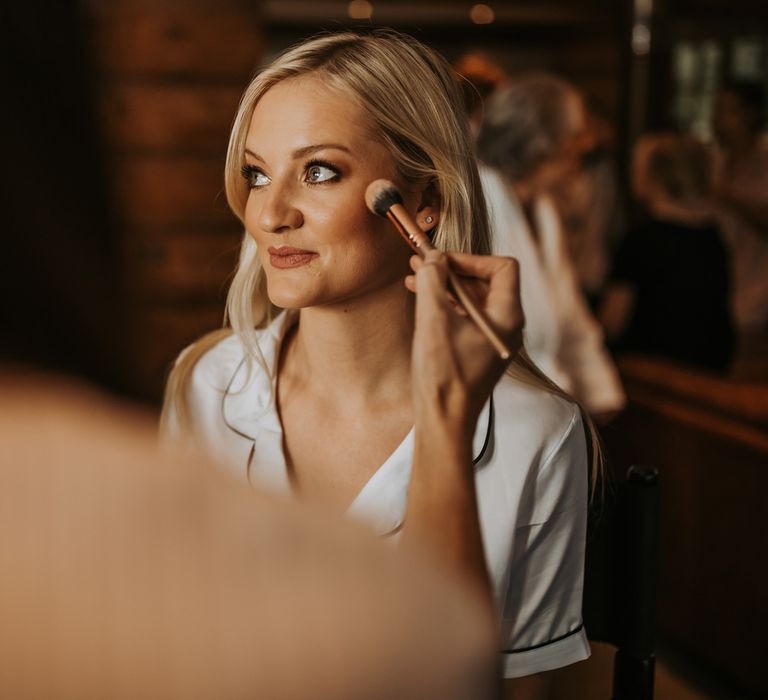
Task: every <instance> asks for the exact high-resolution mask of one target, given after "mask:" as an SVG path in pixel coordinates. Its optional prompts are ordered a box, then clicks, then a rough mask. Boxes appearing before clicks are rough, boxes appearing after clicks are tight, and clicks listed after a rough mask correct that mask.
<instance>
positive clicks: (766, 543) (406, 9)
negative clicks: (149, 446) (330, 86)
mask: <svg viewBox="0 0 768 700" xmlns="http://www.w3.org/2000/svg"><path fill="white" fill-rule="evenodd" d="M369 26H389V27H394V28H397V29H400V30H403V31H406V32H409V33H411V34H413V35H415V36H416V37H417V38H419V39H420V40H422V41H424V42H426V43H428V44H430V45H432V46H434V47H435V48H437V49H438V50H439V51H441V52H442V53H443V54H444V55H445V56H446V57H447V58H448V60H449V61H451V62H454V63H457V62H459V61H460V60H461V59H462V57H465V56H466V55H467V54H468V53H473V54H475V55H482V56H483V58H484V60H487V61H488V62H489V63H490V64H493V65H495V66H497V67H498V68H499V69H500V70H501V71H503V73H505V74H506V75H507V76H508V77H509V79H514V77H515V76H516V75H520V74H523V73H525V72H527V71H531V70H535V71H542V70H545V71H549V72H551V73H555V74H557V75H559V76H561V77H563V78H565V79H567V80H568V81H570V82H571V83H572V84H573V85H574V86H575V87H576V88H577V89H578V90H579V91H580V93H581V95H582V96H583V98H584V100H585V103H586V105H587V107H588V110H589V114H590V119H591V124H592V128H593V129H594V132H593V147H592V150H591V153H590V155H591V156H594V157H595V158H599V159H601V161H602V162H604V163H607V164H608V165H609V171H610V173H611V178H612V180H611V182H612V192H613V195H612V204H611V207H612V215H611V216H610V217H607V216H606V217H604V219H605V220H604V221H603V222H602V223H601V224H600V226H601V227H602V229H601V231H600V238H601V250H602V251H603V253H602V254H603V255H604V257H605V261H604V263H603V264H602V267H601V269H600V270H598V271H597V272H594V270H593V271H592V273H590V272H589V270H588V269H586V268H588V267H589V265H587V266H586V268H584V272H583V275H582V274H580V280H581V282H582V285H583V291H584V294H585V297H586V298H587V299H588V300H589V303H590V305H591V307H592V309H593V310H594V311H595V314H596V315H597V316H598V317H599V316H600V313H599V311H600V308H601V304H602V303H603V301H604V298H605V293H606V290H607V289H608V288H609V287H610V283H611V279H612V278H611V274H612V273H611V270H612V269H613V267H614V260H615V258H616V256H617V255H618V252H619V251H621V250H623V249H622V241H624V240H625V239H626V237H627V233H628V232H629V231H631V230H633V229H634V228H635V227H636V226H637V225H638V224H640V223H641V222H642V221H643V219H644V216H645V213H644V211H643V207H642V206H641V203H640V202H639V198H638V195H637V192H636V191H633V183H632V177H631V164H632V161H633V155H632V154H633V150H634V148H635V145H636V143H637V142H638V140H639V139H640V138H641V137H642V136H643V135H646V134H649V133H659V132H665V133H669V132H672V133H675V134H684V135H690V136H692V137H695V139H697V140H698V141H702V142H703V143H704V144H705V146H706V147H707V148H712V149H715V148H716V147H717V144H716V143H715V141H716V139H715V136H716V134H715V128H714V126H713V125H714V117H715V109H716V105H717V100H718V99H719V98H718V96H719V95H721V94H722V92H723V90H724V89H728V87H729V86H732V85H734V84H739V85H741V84H749V85H750V86H751V87H752V88H753V93H754V89H755V88H756V89H757V91H758V93H760V94H761V96H762V100H765V98H766V92H767V91H768V5H766V3H765V1H764V0H505V1H502V0H495V1H494V2H489V3H487V4H475V3H471V2H464V1H461V0H402V1H401V0H371V1H368V0H352V2H348V1H346V0H261V1H259V0H247V1H246V0H80V1H79V2H75V1H74V0H69V1H64V0H62V1H60V2H55V3H53V2H48V3H43V2H39V1H36V0H24V1H23V2H22V1H21V0H7V1H6V2H4V3H3V5H2V7H0V39H2V41H0V52H2V54H0V55H2V61H1V62H0V71H2V85H3V104H4V106H3V108H2V110H0V139H2V153H3V158H2V161H3V170H2V173H3V174H2V178H3V180H2V194H1V195H0V196H2V201H3V208H2V211H3V219H2V230H3V245H4V249H5V250H4V253H3V255H2V256H0V259H2V268H1V274H0V284H2V288H1V294H0V308H2V329H1V332H2V360H3V361H4V362H5V363H6V364H7V365H11V366H15V367H20V368H29V367H33V368H47V369H52V370H55V371H58V372H64V373H67V374H73V375H76V376H79V377H83V378H86V379H88V380H89V381H91V382H94V383H96V384H98V385H100V386H102V387H104V388H106V389H107V390H109V391H111V392H114V393H117V394H119V395H122V396H125V397H128V398H130V399H133V400H137V401H140V402H143V403H145V404H148V405H149V406H153V407H158V406H159V402H160V399H161V396H162V389H163V383H164V378H165V376H166V374H167V371H168V369H169V365H170V363H171V362H172V361H173V359H174V358H175V357H176V355H177V354H178V353H179V351H180V350H181V349H182V348H183V347H184V346H185V345H186V344H188V343H189V342H191V341H192V340H193V339H194V338H196V337H197V336H199V335H200V334H202V333H204V332H206V331H208V330H211V329H214V328H216V327H219V326H220V325H221V323H222V318H223V306H224V299H225V296H226V290H227V285H228V282H229V279H230V277H231V274H232V272H233V269H234V265H235V262H236V257H237V251H238V246H239V241H240V238H241V235H242V230H241V228H240V225H239V222H238V221H237V220H236V219H235V218H234V216H233V215H231V214H230V212H229V211H228V209H227V205H226V201H225V198H224V194H223V181H222V172H223V165H224V157H225V152H226V145H227V138H228V131H229V127H230V124H231V121H232V118H233V116H234V113H235V110H236V106H237V103H238V100H239V96H240V94H241V92H242V90H243V88H244V87H245V85H246V84H247V82H248V80H249V78H250V77H251V76H252V75H253V73H254V71H255V70H256V69H257V68H258V66H259V65H260V64H261V63H262V62H264V61H268V60H269V59H270V57H272V56H274V55H275V54H276V53H279V52H280V51H282V50H283V49H285V48H286V47H287V46H289V45H290V44H292V43H294V42H296V41H298V40H299V39H301V38H304V37H307V36H310V35H312V34H315V33H317V32H318V31H321V30H330V31H335V30H339V29H342V28H344V27H369ZM757 113H759V115H760V120H761V121H760V123H759V125H758V130H763V129H764V128H765V126H766V123H765V111H764V110H762V111H760V110H758V112H757ZM761 138H762V137H761ZM761 143H762V142H761ZM720 148H721V149H722V144H720ZM592 162H594V161H592ZM588 164H589V162H588V161H585V167H586V165H588ZM765 167H768V165H766V166H765ZM760 176H764V177H765V178H766V179H765V180H764V182H766V183H768V173H766V172H765V171H761V172H759V173H757V174H756V175H755V177H754V178H753V181H758V180H759V177H760ZM763 192H764V194H765V197H764V199H763V201H764V202H766V201H768V184H766V188H765V189H764V190H763ZM559 194H560V196H559V197H558V202H559V206H560V215H561V218H562V220H563V223H564V229H565V233H566V235H567V238H568V247H569V250H570V252H571V254H572V256H573V262H574V265H576V267H577V270H581V268H580V267H579V265H580V263H579V260H580V257H581V258H582V259H583V260H586V261H587V263H588V262H589V260H591V259H592V258H589V255H588V252H585V251H586V249H585V248H584V247H583V235H582V234H583V230H584V227H585V226H587V223H585V222H586V218H587V214H588V213H589V208H590V207H589V205H587V206H586V211H585V206H584V205H583V204H582V205H581V209H580V208H579V200H578V197H576V199H575V200H574V198H573V196H569V192H568V191H567V190H565V191H563V192H561V193H559ZM571 194H572V193H571ZM574 201H575V203H574ZM590 201H592V200H590ZM766 211H767V212H768V203H766ZM767 216H768V214H767ZM766 221H768V219H766ZM753 228H754V229H755V230H756V231H758V232H759V231H762V233H761V234H760V233H758V236H759V235H762V236H764V238H763V239H762V240H763V245H765V241H766V240H768V226H766V227H765V228H761V225H760V223H759V222H758V223H756V224H755V225H754V226H753ZM726 243H727V241H726ZM764 252H765V249H764V248H763V257H762V261H763V262H764V261H765V260H766V258H765V256H764ZM623 254H624V256H625V257H626V255H627V253H626V251H624V253H623ZM728 254H729V255H730V256H733V255H734V254H736V253H735V252H734V251H729V253H728ZM752 259H753V260H758V258H756V257H755V256H752ZM686 260H687V262H688V263H689V265H690V268H689V272H691V271H692V272H693V273H694V274H695V273H696V270H697V265H698V263H699V258H698V253H697V251H696V250H692V251H690V256H689V258H687V259H686ZM759 264H762V263H759ZM760 270H762V274H763V275H764V277H765V279H768V268H767V267H765V266H762V267H758V272H757V275H758V277H759V275H760ZM702 275H706V273H705V272H702ZM705 282H706V276H705ZM766 316H768V313H767V314H764V315H763V317H762V318H763V319H765V317H766ZM608 335H609V336H610V333H609V334H608ZM609 340H610V337H609ZM611 347H612V349H613V351H614V352H615V358H616V361H617V364H618V367H619V370H620V373H621V377H622V381H623V384H624V387H625V390H626V392H627V395H628V399H629V403H628V407H627V408H626V409H625V410H624V411H623V413H622V414H621V415H619V416H618V418H616V419H615V420H614V421H613V422H612V423H611V424H610V425H609V426H607V427H606V428H605V429H604V431H603V435H604V439H605V443H606V449H607V454H608V457H609V465H610V468H611V469H612V470H613V471H615V472H616V473H623V470H624V469H625V468H626V466H628V465H629V464H632V463H648V464H652V465H654V466H655V467H657V468H658V469H659V470H660V472H661V479H662V481H661V483H662V515H661V528H662V551H661V556H660V562H659V566H660V573H659V576H660V580H659V600H658V605H659V621H658V622H659V630H660V634H661V638H662V646H663V647H664V649H666V650H667V651H666V658H667V660H668V663H669V664H670V667H674V668H675V669H677V672H679V673H680V674H682V676H684V677H685V678H687V679H688V680H686V681H685V682H683V681H681V683H682V685H680V686H679V688H678V691H679V693H680V694H677V695H675V697H768V678H766V675H765V671H764V659H765V657H766V644H765V639H764V635H765V629H768V596H766V594H765V590H766V589H767V588H768V583H767V581H766V579H767V578H768V564H767V563H766V562H768V551H767V550H768V539H767V538H766V537H765V534H764V532H765V524H764V522H763V518H762V514H763V508H764V505H763V503H764V500H765V499H764V495H765V494H766V493H768V459H766V458H767V457H768V325H766V323H765V322H764V320H763V321H760V320H758V321H757V322H755V323H752V324H750V325H749V326H748V327H747V326H742V325H740V324H739V323H738V322H737V320H734V342H733V351H732V353H731V354H730V356H729V359H728V361H727V362H726V363H725V364H724V365H723V366H722V367H719V368H717V369H713V368H711V367H703V366H700V365H697V364H695V363H686V362H681V361H680V359H679V358H677V359H675V358H669V357H664V356H663V354H664V353H654V352H647V353H642V352H641V353H638V352H637V351H636V348H635V351H634V352H624V351H623V348H622V345H621V343H620V342H617V343H615V344H613V345H611ZM682 676H681V677H682ZM686 684H687V685H686ZM675 687H677V686H675ZM678 691H676V692H678ZM686 692H688V693H690V695H685V693H686ZM660 697H662V696H660ZM667 697H672V695H667Z"/></svg>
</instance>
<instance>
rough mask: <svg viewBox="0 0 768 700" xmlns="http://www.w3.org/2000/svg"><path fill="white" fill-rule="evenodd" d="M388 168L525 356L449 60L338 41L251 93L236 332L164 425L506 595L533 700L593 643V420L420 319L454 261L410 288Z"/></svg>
mask: <svg viewBox="0 0 768 700" xmlns="http://www.w3.org/2000/svg"><path fill="white" fill-rule="evenodd" d="M381 177H385V178H388V179H390V180H392V181H394V182H395V183H396V184H397V185H398V187H399V188H400V190H401V192H402V193H403V198H404V203H405V206H406V208H407V209H408V210H409V211H410V212H411V213H412V214H413V215H414V218H415V219H416V221H417V222H418V225H419V226H421V227H422V228H423V230H424V231H429V232H430V235H431V236H432V240H433V242H434V244H435V245H436V247H438V248H439V249H442V250H443V251H451V264H452V265H455V266H456V267H457V268H458V269H460V270H461V271H463V272H464V273H465V274H466V275H468V276H470V277H476V278H479V280H478V281H477V282H476V286H477V289H478V292H479V293H480V294H481V297H482V296H483V295H485V296H484V299H485V301H484V304H485V307H486V311H487V313H488V314H489V316H490V317H491V318H492V320H493V321H494V322H495V323H496V325H498V326H499V329H500V331H501V332H502V333H503V334H504V335H505V337H506V339H507V340H508V341H509V342H514V341H515V340H516V339H517V341H516V346H519V335H520V327H521V324H522V319H521V313H520V311H519V305H518V299H517V294H516V291H515V284H516V265H515V264H514V262H513V261H510V260H504V259H494V258H478V257H477V254H487V253H488V252H489V248H490V246H489V237H488V225H487V218H486V213H485V207H484V203H483V197H482V192H481V189H480V182H479V177H478V173H477V169H476V165H475V161H474V158H473V154H472V146H471V143H470V138H469V133H468V127H467V121H466V117H465V114H464V112H463V109H462V107H461V98H460V95H459V93H458V89H457V87H456V85H455V81H454V76H453V74H452V72H451V70H450V68H449V67H448V65H447V63H446V62H445V61H444V60H443V59H442V58H441V57H439V56H438V55H437V54H435V53H434V52H432V51H431V50H429V49H427V48H426V47H424V46H422V45H421V44H419V43H418V42H417V41H415V40H413V39H411V38H409V37H406V36H402V35H399V34H395V33H393V32H378V31H377V32H373V33H371V34H369V35H363V36H361V35H357V34H339V35H333V36H325V37H321V38H317V39H314V40H311V41H308V42H306V43H304V44H301V45H299V46H297V47H295V48H294V49H291V50H290V51H288V52H287V53H286V54H284V55H283V56H281V57H280V58H278V59H277V60H276V61H275V63H273V64H272V65H271V66H270V67H269V68H267V69H266V70H264V71H263V72H262V73H260V74H259V75H258V76H257V77H256V78H255V79H254V80H253V82H252V83H251V84H250V86H249V87H248V88H247V90H246V92H245V94H244V96H243V99H242V102H241V105H240V110H239V112H238V115H237V118H236V120H235V124H234V127H233V132H232V136H231V140H230V146H229V153H228V159H227V166H226V189H227V197H228V200H229V203H230V206H231V207H232V209H233V210H234V211H235V213H236V214H237V215H238V216H239V217H240V219H241V220H242V221H243V223H244V225H245V229H246V231H247V233H246V236H245V238H244V242H243V248H242V253H241V258H240V263H239V266H238V270H237V273H236V275H235V278H234V280H233V283H232V286H231V288H230V293H229V299H228V319H229V322H230V323H231V326H232V328H231V330H230V329H225V330H224V331H220V332H218V333H217V334H214V335H211V336H208V337H207V338H204V339H203V340H201V341H199V342H198V343H197V344H196V345H194V346H192V348H190V349H188V350H187V351H186V353H185V354H183V355H182V356H181V358H180V359H179V361H178V362H177V365H176V367H175V369H174V371H173V373H172V375H171V377H170V380H169V385H168V391H167V394H168V396H167V406H166V414H165V418H166V426H167V428H168V430H169V431H171V432H175V433H177V434H185V435H190V436H194V438H195V439H196V440H197V441H198V442H199V443H201V444H202V445H203V447H204V448H205V449H206V450H208V451H209V452H211V453H213V454H214V455H215V456H216V457H218V459H219V460H220V461H221V462H223V463H224V464H225V465H226V466H228V467H229V468H231V469H233V470H235V471H236V472H238V473H239V474H242V475H243V476H244V477H247V478H249V479H250V480H251V481H252V482H253V483H258V484H259V485H266V486H269V487H272V488H276V489H279V490H283V491H293V492H295V493H298V494H301V495H304V496H308V497H309V496H312V497H321V498H325V499H326V500H328V501H330V502H331V503H333V504H334V505H335V506H336V507H337V508H339V509H346V510H347V511H348V512H349V513H350V514H353V515H357V516H359V517H362V518H365V519H367V520H368V521H369V522H371V524H372V525H373V527H374V528H375V529H376V531H377V532H378V533H379V534H381V535H382V536H385V535H394V534H395V533H399V531H400V530H402V533H401V535H402V537H406V538H414V539H421V540H422V541H427V542H428V543H430V545H431V546H432V548H433V550H434V551H435V552H437V553H439V554H441V555H442V556H443V558H444V559H445V560H446V561H448V562H451V563H452V564H453V565H454V567H455V568H456V569H457V570H459V571H460V572H461V573H462V574H463V575H466V576H470V577H474V579H475V580H476V581H478V582H479V585H480V586H482V587H484V588H485V589H486V590H488V591H490V592H492V594H493V596H494V598H495V601H496V605H497V607H498V611H499V612H498V614H499V617H500V619H501V622H500V628H501V635H502V640H501V643H502V650H503V652H504V654H503V659H502V665H503V671H504V675H505V676H506V677H508V678H516V679H517V680H516V681H515V682H510V687H513V686H516V687H517V689H521V690H520V693H521V694H520V695H519V696H518V697H526V695H525V693H526V692H528V695H527V696H529V697H542V695H540V694H539V695H537V694H536V693H540V689H541V688H542V687H543V685H544V681H543V680H542V679H541V677H540V676H534V677H533V679H527V680H526V679H524V678H523V677H527V676H532V674H541V673H542V672H546V671H549V670H551V669H553V668H557V667H558V666H563V665H566V664H568V663H572V662H574V661H578V660H581V659H583V658H585V657H586V656H587V655H588V653H589V651H588V645H587V643H586V637H585V636H584V632H583V629H582V626H581V611H580V605H581V584H582V575H583V549H584V528H585V509H586V500H587V449H586V445H585V433H584V430H583V424H582V419H581V414H580V411H579V409H578V407H577V406H576V405H575V404H574V403H573V402H572V401H570V400H569V399H568V398H567V397H566V396H565V395H564V394H562V392H560V391H559V390H557V389H556V387H554V386H553V385H551V384H550V383H548V382H547V381H546V379H545V378H544V377H543V376H542V375H541V374H540V373H538V372H537V371H536V370H535V369H534V368H533V367H532V366H531V365H530V363H529V362H527V360H526V359H525V358H524V357H523V356H519V357H518V358H517V359H516V360H515V361H514V363H513V365H512V366H511V367H510V368H509V372H508V375H505V376H503V377H502V379H501V380H500V381H499V382H498V384H496V380H498V378H499V377H500V376H501V375H502V372H503V371H504V369H505V368H504V366H503V364H501V363H500V362H499V361H498V360H497V359H496V358H495V356H494V355H493V351H492V349H491V347H490V345H489V344H487V342H486V341H485V339H484V337H483V336H481V335H480V334H479V333H478V332H477V331H476V330H475V329H474V327H473V326H471V325H470V324H469V323H468V322H467V321H466V319H465V318H464V317H462V316H461V315H459V314H455V313H453V312H452V313H451V315H450V316H448V315H446V313H447V309H446V308H445V307H446V305H447V304H448V302H447V301H446V299H445V298H444V297H440V298H439V303H438V302H436V303H435V304H433V305H432V306H431V307H427V308H431V310H432V312H434V313H432V312H430V313H426V312H424V304H421V305H420V306H419V308H416V306H415V305H414V301H413V298H412V296H411V294H410V292H409V289H410V290H411V291H414V290H416V289H417V287H419V286H420V285H423V284H426V282H425V280H431V281H432V283H433V284H437V283H438V282H439V284H440V285H441V290H443V291H444V289H445V286H444V285H445V281H444V278H445V265H446V262H445V260H444V259H440V258H439V256H438V258H437V259H430V260H429V261H428V265H427V270H426V272H422V271H421V270H422V269H423V266H421V265H419V262H417V261H414V263H413V266H414V268H416V269H418V270H419V274H417V277H416V279H409V280H408V281H407V282H406V284H407V285H408V288H406V287H405V286H404V285H403V281H402V278H403V277H404V276H406V275H407V273H408V272H409V269H408V265H409V253H408V249H407V247H406V246H405V245H404V244H403V242H402V240H401V239H400V237H399V236H398V235H397V234H396V233H395V232H394V231H393V230H392V229H391V227H390V225H389V223H388V222H387V221H386V220H384V219H380V218H378V217H375V216H373V215H372V214H370V213H369V212H368V211H367V209H366V207H365V204H364V193H365V190H366V187H367V186H368V184H369V183H370V182H371V181H373V180H375V179H378V178H381ZM470 253H471V254H475V255H468V254H470ZM409 277H410V276H409ZM484 282H485V283H486V284H484ZM432 296H433V298H436V297H435V294H434V293H433V295H432ZM422 299H423V297H422ZM279 309H284V311H282V312H279ZM440 309H442V312H441V313H437V311H439V310H440ZM441 314H442V315H441ZM414 325H415V328H416V332H415V335H414ZM412 352H413V356H412ZM494 384H496V386H495V388H493V387H494ZM491 389H493V395H492V398H491V399H490V400H486V399H487V398H488V396H489V395H490V393H491ZM414 425H415V429H414V427H413V426H414ZM472 463H474V467H473V466H472ZM406 511H407V517H406ZM489 583H490V587H489Z"/></svg>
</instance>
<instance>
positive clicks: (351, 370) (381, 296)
mask: <svg viewBox="0 0 768 700" xmlns="http://www.w3.org/2000/svg"><path fill="white" fill-rule="evenodd" d="M413 324H414V303H413V297H412V295H411V294H410V292H408V291H407V290H406V289H405V287H404V286H403V284H402V281H401V280H398V281H397V282H396V283H395V284H394V285H392V287H390V288H389V289H388V290H385V293H381V292H378V293H376V294H371V295H368V296H367V297H365V298H362V299H355V300H353V301H350V302H347V303H343V304H338V305H333V306H318V307H311V308H307V309H302V310H301V313H300V315H299V322H298V327H297V328H296V331H295V335H294V336H293V337H292V338H291V340H290V341H289V343H288V346H287V347H286V349H285V353H284V356H283V362H282V366H281V371H280V378H281V381H285V380H287V381H290V382H291V383H293V384H295V385H297V386H302V387H305V388H306V389H307V390H308V391H311V392H312V393H313V394H320V395H322V396H324V397H327V398H329V399H331V400H333V398H334V397H338V400H339V402H341V401H344V402H345V403H347V404H348V405H349V404H350V403H351V404H356V405H360V404H364V403H367V402H370V401H371V400H387V399H392V400H393V401H403V400H408V401H410V392H411V388H410V387H411V382H410V376H411V375H410V372H411V342H412V339H413Z"/></svg>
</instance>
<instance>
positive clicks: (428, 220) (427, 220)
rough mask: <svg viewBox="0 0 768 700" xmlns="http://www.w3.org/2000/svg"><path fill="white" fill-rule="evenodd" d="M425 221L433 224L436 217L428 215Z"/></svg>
mask: <svg viewBox="0 0 768 700" xmlns="http://www.w3.org/2000/svg"><path fill="white" fill-rule="evenodd" d="M424 221H425V222H426V223H428V224H431V223H432V222H433V221H434V219H433V218H432V217H431V216H428V217H427V218H426V219H424Z"/></svg>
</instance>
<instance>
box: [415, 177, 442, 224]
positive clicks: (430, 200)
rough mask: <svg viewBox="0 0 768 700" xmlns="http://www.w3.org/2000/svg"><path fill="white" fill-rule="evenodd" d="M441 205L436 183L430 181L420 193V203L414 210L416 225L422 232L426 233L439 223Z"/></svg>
mask: <svg viewBox="0 0 768 700" xmlns="http://www.w3.org/2000/svg"><path fill="white" fill-rule="evenodd" d="M441 204H442V199H441V197H440V188H439V187H438V184H437V181H436V180H430V181H429V182H428V183H427V186H426V187H425V188H424V189H423V190H422V192H421V201H420V202H419V208H418V209H417V210H416V223H417V224H418V225H419V228H420V229H421V230H422V231H424V232H428V231H431V230H432V229H433V228H435V227H436V226H437V224H438V223H439V221H440V209H441V206H440V205H441Z"/></svg>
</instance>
